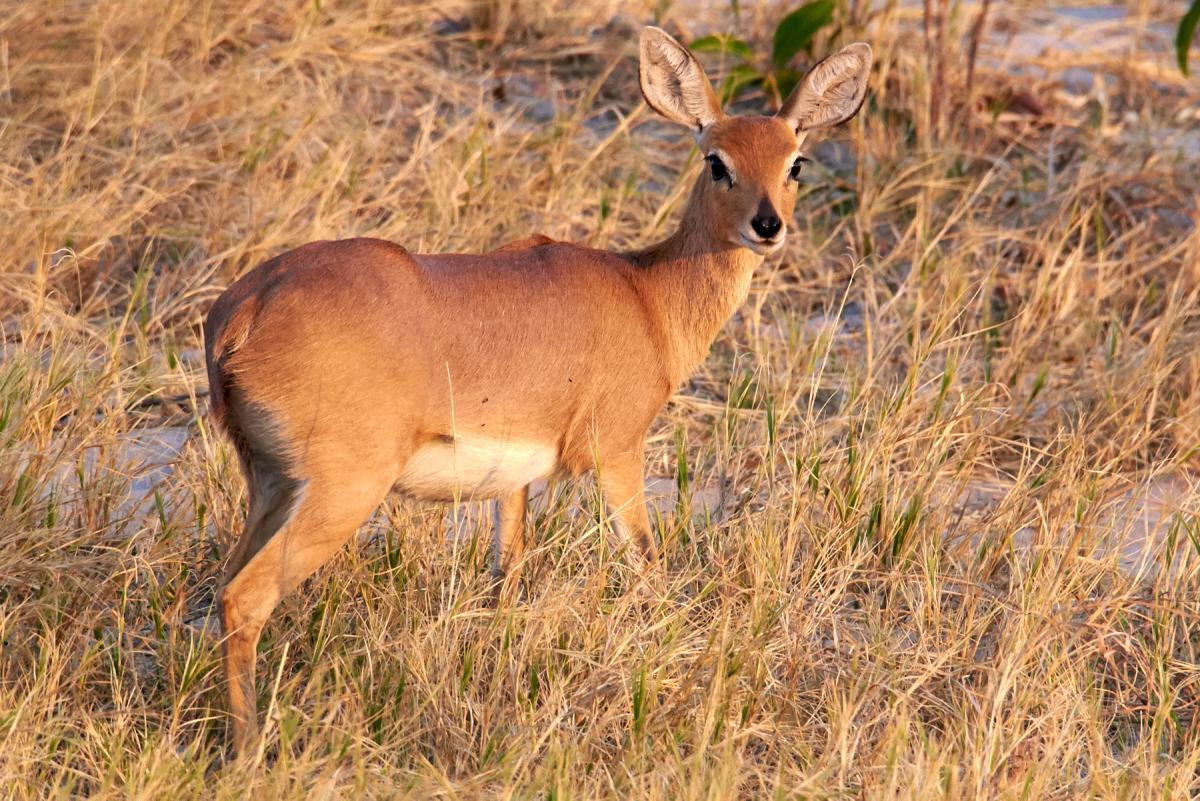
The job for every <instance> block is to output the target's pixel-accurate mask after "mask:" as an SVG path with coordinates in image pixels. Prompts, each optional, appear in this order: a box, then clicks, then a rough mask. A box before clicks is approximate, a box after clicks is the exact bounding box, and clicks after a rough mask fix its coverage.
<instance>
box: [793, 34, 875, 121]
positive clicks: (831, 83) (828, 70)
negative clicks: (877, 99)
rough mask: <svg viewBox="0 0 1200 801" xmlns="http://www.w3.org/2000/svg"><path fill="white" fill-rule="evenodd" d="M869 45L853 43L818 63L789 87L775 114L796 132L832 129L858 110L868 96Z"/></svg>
mask: <svg viewBox="0 0 1200 801" xmlns="http://www.w3.org/2000/svg"><path fill="white" fill-rule="evenodd" d="M870 72H871V47H870V45H867V44H864V43H863V42H856V43H855V44H852V45H850V46H848V47H844V48H842V49H841V50H839V51H838V52H836V53H834V54H833V55H832V56H830V57H829V58H826V59H824V60H823V61H820V62H818V63H817V65H816V66H815V67H813V68H812V69H811V70H809V71H808V74H807V75H805V76H804V80H802V81H800V83H799V85H798V86H797V87H796V88H795V89H793V90H792V93H791V94H790V95H788V99H787V100H786V101H784V104H783V108H781V109H779V114H778V115H777V116H779V117H782V118H783V119H785V120H787V122H788V124H789V125H791V126H792V128H794V129H795V131H796V134H797V135H799V134H803V133H804V132H805V131H810V130H812V129H813V128H831V127H833V126H834V125H838V124H839V123H843V122H845V121H846V120H848V119H850V118H851V117H853V116H854V115H855V114H857V113H858V110H859V108H861V107H862V104H863V98H865V97H866V96H867V76H868V75H869V74H870Z"/></svg>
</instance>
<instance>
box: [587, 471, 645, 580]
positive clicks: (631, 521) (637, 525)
mask: <svg viewBox="0 0 1200 801" xmlns="http://www.w3.org/2000/svg"><path fill="white" fill-rule="evenodd" d="M642 460H643V455H642V450H641V449H640V448H639V449H638V450H636V451H634V452H631V453H627V454H619V455H617V456H615V457H613V456H610V457H609V458H608V459H606V460H605V461H604V463H603V464H602V465H601V466H600V470H599V471H598V478H599V481H600V491H601V492H602V493H603V494H604V503H605V506H607V507H608V513H609V515H610V516H611V517H612V520H613V530H614V531H615V532H616V534H617V536H619V537H620V538H621V540H622V541H624V542H625V543H632V545H633V547H632V548H626V554H627V556H626V558H627V559H630V560H631V561H632V562H633V563H634V564H633V566H634V568H635V570H636V572H637V573H638V576H639V578H641V579H644V580H649V581H650V582H651V583H657V582H658V579H659V575H658V573H659V568H658V550H657V548H655V545H654V535H653V533H652V532H651V530H650V516H649V515H648V514H647V513H646V497H645V479H644V478H643V476H642Z"/></svg>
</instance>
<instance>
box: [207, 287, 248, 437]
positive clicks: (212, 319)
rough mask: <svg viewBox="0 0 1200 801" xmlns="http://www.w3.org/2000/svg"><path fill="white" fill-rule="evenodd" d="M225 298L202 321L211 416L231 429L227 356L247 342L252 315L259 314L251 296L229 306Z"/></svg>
mask: <svg viewBox="0 0 1200 801" xmlns="http://www.w3.org/2000/svg"><path fill="white" fill-rule="evenodd" d="M225 300H226V298H225V297H221V298H218V299H217V302H216V303H215V304H214V305H213V308H212V311H210V312H209V314H208V319H207V320H205V323H204V357H205V362H206V364H207V366H208V402H209V405H210V407H211V408H212V416H213V419H214V420H216V421H217V424H218V425H220V426H221V427H222V428H224V429H225V431H226V432H227V433H230V434H232V433H234V432H232V431H231V430H230V425H229V420H228V413H229V388H230V385H231V378H232V375H231V373H230V368H229V357H230V356H232V355H233V354H234V353H236V352H237V351H238V349H239V348H241V347H242V346H243V345H245V344H246V339H247V338H249V336H250V329H251V327H252V326H253V324H254V318H255V317H256V316H257V315H258V302H257V300H256V299H254V298H252V297H251V298H243V299H241V300H240V302H236V305H233V307H232V308H229V305H230V304H228V303H224V302H223V301H225Z"/></svg>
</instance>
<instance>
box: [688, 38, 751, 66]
mask: <svg viewBox="0 0 1200 801" xmlns="http://www.w3.org/2000/svg"><path fill="white" fill-rule="evenodd" d="M688 47H689V49H690V50H691V51H692V52H693V53H729V54H731V55H735V56H737V57H738V58H740V59H741V60H742V61H749V60H750V59H751V58H753V57H754V53H753V51H751V50H750V45H748V44H746V43H745V42H743V41H742V40H741V39H738V38H737V37H735V36H729V35H726V34H717V35H716V36H702V37H701V38H699V39H697V40H696V41H694V42H692V43H691V45H689V46H688Z"/></svg>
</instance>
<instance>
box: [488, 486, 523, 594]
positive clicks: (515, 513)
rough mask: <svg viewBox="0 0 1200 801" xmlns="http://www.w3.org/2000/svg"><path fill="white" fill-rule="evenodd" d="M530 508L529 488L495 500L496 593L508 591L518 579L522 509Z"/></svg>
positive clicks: (521, 539) (494, 554)
mask: <svg viewBox="0 0 1200 801" xmlns="http://www.w3.org/2000/svg"><path fill="white" fill-rule="evenodd" d="M528 505H529V487H528V486H525V487H522V488H521V489H519V490H517V491H516V492H514V493H512V494H511V495H506V496H505V497H503V498H501V499H500V500H498V501H496V528H495V531H494V533H493V538H492V580H493V581H495V582H496V585H497V587H496V588H497V591H503V592H504V594H506V595H507V594H508V591H509V590H511V589H512V587H513V586H515V584H516V582H517V580H518V579H519V577H520V572H519V571H520V565H521V560H522V559H523V558H524V556H525V509H526V507H527V506H528Z"/></svg>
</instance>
